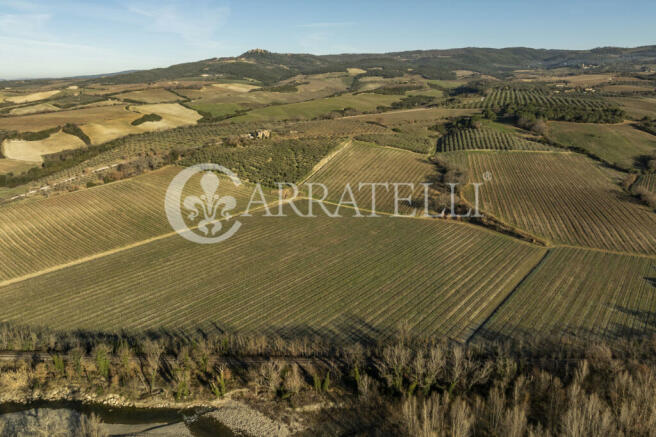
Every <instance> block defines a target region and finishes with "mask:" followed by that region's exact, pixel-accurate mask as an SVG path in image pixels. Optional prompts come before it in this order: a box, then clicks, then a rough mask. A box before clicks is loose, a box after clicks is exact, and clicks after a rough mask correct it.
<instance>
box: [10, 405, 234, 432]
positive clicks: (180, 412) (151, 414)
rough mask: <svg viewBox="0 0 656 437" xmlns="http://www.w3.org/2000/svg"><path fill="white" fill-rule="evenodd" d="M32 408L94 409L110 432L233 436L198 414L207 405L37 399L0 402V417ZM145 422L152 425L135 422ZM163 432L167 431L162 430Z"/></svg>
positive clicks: (61, 411)
mask: <svg viewBox="0 0 656 437" xmlns="http://www.w3.org/2000/svg"><path fill="white" fill-rule="evenodd" d="M35 409H39V410H49V411H48V412H49V413H52V412H53V411H56V412H58V413H59V414H61V415H67V414H69V413H71V412H77V413H80V414H86V415H90V414H91V413H94V414H96V415H97V416H98V417H100V419H101V420H102V422H103V423H104V424H106V425H107V428H108V429H109V430H110V435H112V434H114V435H122V434H127V433H129V432H136V431H137V430H139V431H143V430H145V429H148V430H150V431H149V432H151V433H152V434H153V435H175V432H176V431H174V430H178V431H181V430H183V429H184V430H186V431H187V432H188V434H189V435H190V436H195V437H210V436H215V437H234V436H235V434H234V433H233V432H232V431H230V430H229V429H228V428H227V427H225V426H223V425H221V424H219V423H217V422H216V421H214V420H212V419H209V418H207V417H204V416H202V414H204V413H207V412H209V411H211V410H210V409H207V408H189V409H173V408H132V407H108V406H104V405H94V404H84V403H82V402H75V401H37V402H31V403H29V404H14V403H8V404H0V421H1V420H2V418H3V415H5V414H9V413H21V412H28V411H30V410H35ZM31 413H32V412H31ZM7 417H9V416H7ZM149 424H151V425H153V426H152V427H148V426H145V427H144V426H139V425H149ZM169 429H170V431H169ZM166 432H169V433H171V434H166ZM157 433H159V434H157Z"/></svg>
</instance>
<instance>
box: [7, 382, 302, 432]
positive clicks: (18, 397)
mask: <svg viewBox="0 0 656 437" xmlns="http://www.w3.org/2000/svg"><path fill="white" fill-rule="evenodd" d="M243 391H244V390H234V391H233V392H230V393H227V394H226V396H224V398H222V399H215V400H193V401H184V402H175V401H170V400H166V399H157V398H149V399H144V400H136V401H134V400H129V399H125V398H123V397H122V396H120V395H116V394H107V395H97V394H93V393H82V392H80V391H79V390H78V389H76V388H72V387H68V389H66V388H57V389H53V390H48V391H41V390H38V389H36V390H34V391H33V392H31V393H29V394H28V393H24V392H23V393H19V392H2V393H0V434H2V432H3V430H4V431H7V430H9V432H10V434H7V435H13V434H15V433H16V432H17V430H21V429H22V430H24V432H27V431H28V430H30V429H51V428H52V429H64V428H67V427H68V428H71V427H76V426H80V425H79V424H80V420H81V419H80V416H81V415H85V416H87V417H91V416H95V417H97V418H99V419H100V421H101V422H102V425H101V428H102V429H103V430H104V431H105V432H106V433H107V434H109V435H126V434H129V435H133V434H134V435H148V436H162V437H166V436H175V437H179V436H182V437H184V436H189V437H192V436H196V437H198V436H209V435H218V436H221V437H233V436H247V437H268V436H279V437H286V436H289V435H291V434H292V430H291V429H290V427H289V426H287V425H286V424H283V423H280V422H278V421H276V420H273V419H271V418H269V417H267V416H266V415H264V414H262V413H261V412H259V411H257V410H255V409H254V408H251V407H250V406H249V405H247V404H246V403H244V402H242V401H237V400H234V399H232V395H234V394H238V393H240V392H243ZM295 428H296V429H295V430H294V432H296V431H300V428H299V427H298V426H296V427H295ZM69 431H70V432H71V434H72V433H73V430H72V429H69ZM55 434H56V433H53V434H52V435H55ZM2 435H5V434H2ZM62 435H66V434H62Z"/></svg>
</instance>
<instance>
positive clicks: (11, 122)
mask: <svg viewBox="0 0 656 437" xmlns="http://www.w3.org/2000/svg"><path fill="white" fill-rule="evenodd" d="M137 118H139V115H138V114H135V113H133V112H130V111H127V110H126V109H125V106H122V105H119V106H102V107H94V108H85V109H74V110H70V111H58V112H50V113H46V114H32V115H21V116H18V117H0V129H5V130H16V131H21V132H36V131H40V130H44V129H50V128H53V127H56V126H63V125H65V124H66V123H74V124H77V125H78V126H80V125H83V124H85V123H98V124H101V123H106V122H108V121H110V120H124V119H127V120H128V123H129V122H130V121H132V120H134V119H137Z"/></svg>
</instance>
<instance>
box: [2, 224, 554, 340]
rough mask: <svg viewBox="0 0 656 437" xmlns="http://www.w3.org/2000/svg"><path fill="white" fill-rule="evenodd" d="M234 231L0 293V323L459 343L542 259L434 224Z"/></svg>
mask: <svg viewBox="0 0 656 437" xmlns="http://www.w3.org/2000/svg"><path fill="white" fill-rule="evenodd" d="M240 220H241V221H242V222H243V225H242V228H241V229H240V231H239V232H238V233H237V234H236V235H235V236H233V237H232V238H230V239H229V240H227V241H226V242H223V243H220V244H208V245H198V244H194V243H190V242H188V241H186V240H184V239H182V238H180V237H179V236H177V235H174V236H171V237H168V238H164V239H161V240H158V241H154V242H151V243H149V244H144V245H141V246H138V247H135V248H132V249H129V250H124V251H121V252H119V253H114V254H109V255H107V256H104V257H101V258H98V259H95V260H92V261H88V262H84V263H81V264H77V265H74V266H70V267H67V268H64V269H61V270H57V271H55V272H52V273H47V274H43V275H40V276H37V277H34V278H31V279H27V280H24V281H21V282H18V283H14V284H11V285H8V286H4V287H2V288H0V321H12V322H18V323H21V324H38V325H47V326H50V327H52V328H65V329H77V328H82V329H93V330H103V329H105V330H118V329H133V328H134V329H157V328H167V329H173V330H177V329H190V330H191V329H196V328H203V329H206V330H216V329H227V330H236V331H239V332H253V333H257V334H266V333H278V334H283V335H294V334H318V335H322V336H326V337H344V336H349V337H350V338H353V339H359V340H361V341H367V340H371V339H378V338H383V337H386V336H388V335H389V334H390V333H391V332H392V331H393V329H394V327H395V326H396V325H397V324H398V323H399V322H401V321H403V320H407V321H408V322H409V323H410V326H411V328H412V330H413V331H414V332H416V333H421V334H422V335H433V334H435V335H446V336H449V337H452V338H455V339H459V340H463V339H465V338H467V337H468V336H470V335H471V334H472V333H473V331H474V329H475V328H476V327H477V326H478V324H480V323H481V322H482V321H483V320H484V319H485V318H487V317H488V316H489V314H490V313H491V311H492V310H493V309H494V308H496V306H497V305H498V304H499V303H500V302H501V301H502V300H503V299H504V298H505V297H506V295H507V294H508V293H509V292H510V291H511V290H512V289H513V288H514V287H515V286H516V285H517V283H518V282H519V281H520V280H521V278H522V277H523V276H524V275H525V274H527V273H528V271H529V270H530V269H531V267H532V266H533V265H534V264H535V263H536V262H537V261H538V260H539V259H540V258H541V257H542V255H543V253H544V250H542V249H538V248H534V247H532V246H530V245H527V244H524V243H519V242H517V241H515V240H513V239H511V238H507V237H505V236H501V235H496V234H494V233H492V232H488V231H485V230H480V229H477V228H475V227H472V226H469V225H462V224H456V223H445V222H441V221H436V220H419V219H395V218H390V217H381V218H378V219H362V218H349V217H344V218H342V219H332V218H327V217H316V218H312V219H308V218H298V217H296V216H290V217H280V218H272V217H258V216H253V217H251V218H246V217H242V218H240ZM53 246H54V242H51V243H50V244H49V246H42V250H49V248H51V247H53ZM71 284H75V289H74V290H71Z"/></svg>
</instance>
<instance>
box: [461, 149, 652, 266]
mask: <svg viewBox="0 0 656 437" xmlns="http://www.w3.org/2000/svg"><path fill="white" fill-rule="evenodd" d="M464 154H465V153H464V152H461V153H460V155H464ZM466 154H467V158H466V159H467V161H466V162H467V167H468V169H469V172H470V175H469V178H470V181H472V182H483V181H484V180H485V179H484V174H485V173H486V172H489V173H488V175H489V176H490V177H491V180H490V181H488V182H484V185H483V187H482V188H481V202H482V205H483V209H485V210H487V211H488V212H489V213H491V214H493V215H494V216H496V217H499V218H501V219H502V220H504V221H506V222H507V223H509V224H512V225H514V226H517V227H518V228H520V229H523V230H525V231H528V232H531V233H533V234H535V235H537V236H541V237H544V238H547V239H548V240H550V241H552V242H553V243H555V244H572V245H578V246H584V247H594V248H599V249H606V250H614V251H625V252H636V253H645V254H654V253H656V214H654V213H653V212H651V211H650V210H649V209H648V208H647V207H645V206H643V205H640V204H637V203H636V202H635V201H633V200H632V199H631V198H630V197H629V196H628V195H627V194H625V193H624V192H622V190H621V189H620V188H619V186H618V185H616V183H617V182H619V179H620V178H621V175H620V174H619V173H616V172H613V171H610V170H607V169H603V168H601V167H599V166H598V165H597V164H596V163H594V162H593V161H591V160H590V159H588V158H585V157H583V156H581V155H577V154H569V153H521V154H512V155H509V154H508V153H507V152H466ZM448 159H450V160H452V161H454V162H456V164H460V165H462V161H460V162H459V163H458V160H453V158H450V157H448ZM468 197H469V198H470V200H471V193H469V194H468Z"/></svg>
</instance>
